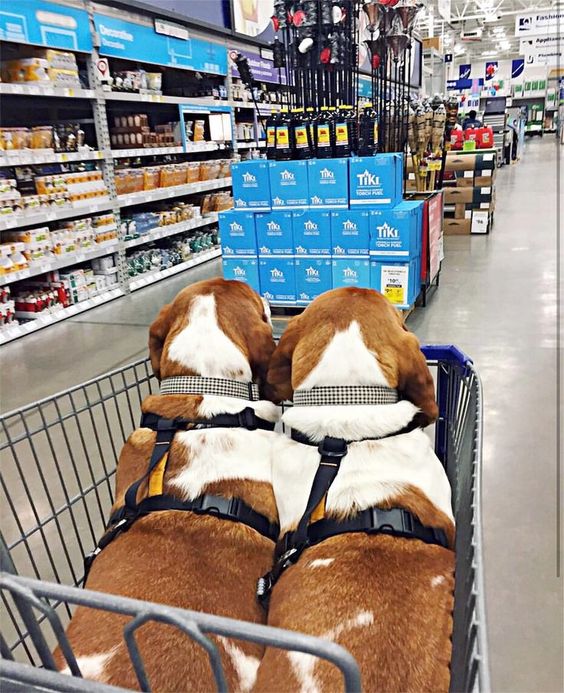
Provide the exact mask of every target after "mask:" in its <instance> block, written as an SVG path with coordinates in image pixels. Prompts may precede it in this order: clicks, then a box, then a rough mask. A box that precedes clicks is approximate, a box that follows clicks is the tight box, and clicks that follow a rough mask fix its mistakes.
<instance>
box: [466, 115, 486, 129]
mask: <svg viewBox="0 0 564 693" xmlns="http://www.w3.org/2000/svg"><path fill="white" fill-rule="evenodd" d="M477 115H478V114H477V113H476V111H469V112H468V118H465V119H464V122H463V124H462V129H463V130H468V128H481V127H482V121H481V120H478V118H477V117H476V116H477Z"/></svg>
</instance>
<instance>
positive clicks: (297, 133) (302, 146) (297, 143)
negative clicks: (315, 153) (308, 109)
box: [291, 108, 312, 159]
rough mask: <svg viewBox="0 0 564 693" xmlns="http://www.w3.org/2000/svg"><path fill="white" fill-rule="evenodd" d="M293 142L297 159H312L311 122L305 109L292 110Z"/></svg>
mask: <svg viewBox="0 0 564 693" xmlns="http://www.w3.org/2000/svg"><path fill="white" fill-rule="evenodd" d="M292 131H293V133H292V137H291V139H292V141H293V143H294V158H295V159H311V157H312V147H311V139H310V137H311V136H310V129H309V122H308V119H307V117H306V114H305V111H304V109H303V108H294V109H293V110H292Z"/></svg>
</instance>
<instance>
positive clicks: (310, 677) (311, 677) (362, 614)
mask: <svg viewBox="0 0 564 693" xmlns="http://www.w3.org/2000/svg"><path fill="white" fill-rule="evenodd" d="M372 623H374V614H373V613H372V612H371V611H359V612H358V613H357V614H356V615H355V616H353V617H352V618H348V619H347V620H346V621H343V622H342V623H338V624H337V625H336V626H335V627H334V628H331V629H330V630H328V631H326V632H325V633H322V634H321V635H320V636H319V637H321V638H323V639H325V640H336V639H337V638H338V637H339V636H340V635H342V634H343V633H345V632H346V631H348V630H352V629H353V628H363V627H366V626H369V625H371V624H372ZM287 655H288V659H289V660H290V664H291V665H292V669H293V671H294V674H295V676H296V678H297V679H298V682H299V685H300V692H301V693H319V692H320V687H319V681H318V680H317V678H316V676H315V665H316V664H317V662H318V658H317V657H314V656H313V655H310V654H306V653H304V652H287Z"/></svg>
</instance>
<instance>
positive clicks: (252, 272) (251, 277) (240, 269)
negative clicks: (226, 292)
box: [223, 257, 260, 293]
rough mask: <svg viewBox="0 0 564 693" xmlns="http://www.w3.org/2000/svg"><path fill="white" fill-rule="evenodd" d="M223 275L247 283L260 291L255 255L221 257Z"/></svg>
mask: <svg viewBox="0 0 564 693" xmlns="http://www.w3.org/2000/svg"><path fill="white" fill-rule="evenodd" d="M223 276H224V277H225V279H235V280H237V281H239V282H245V284H249V286H251V287H252V288H253V289H254V290H255V291H256V292H257V293H258V292H260V284H259V272H258V260H257V258H256V257H223Z"/></svg>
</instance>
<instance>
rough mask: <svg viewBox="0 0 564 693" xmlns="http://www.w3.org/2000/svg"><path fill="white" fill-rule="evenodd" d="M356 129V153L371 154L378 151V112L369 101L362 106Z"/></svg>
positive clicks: (360, 154) (361, 154)
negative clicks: (357, 131)
mask: <svg viewBox="0 0 564 693" xmlns="http://www.w3.org/2000/svg"><path fill="white" fill-rule="evenodd" d="M358 130H359V133H358V135H359V136H358V155H359V156H373V155H374V154H376V152H377V151H378V113H377V111H376V109H375V108H374V106H373V105H372V104H371V103H367V104H366V105H365V106H364V109H363V111H362V114H361V116H360V120H359V128H358Z"/></svg>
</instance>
